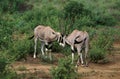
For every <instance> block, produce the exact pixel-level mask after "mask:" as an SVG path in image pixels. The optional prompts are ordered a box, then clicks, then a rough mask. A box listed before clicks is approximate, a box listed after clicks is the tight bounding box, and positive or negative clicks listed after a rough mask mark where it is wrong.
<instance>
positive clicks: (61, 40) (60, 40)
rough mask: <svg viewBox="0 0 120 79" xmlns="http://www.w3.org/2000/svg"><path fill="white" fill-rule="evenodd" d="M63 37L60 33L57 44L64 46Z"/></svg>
mask: <svg viewBox="0 0 120 79" xmlns="http://www.w3.org/2000/svg"><path fill="white" fill-rule="evenodd" d="M65 37H66V36H64V35H61V37H60V39H59V45H60V46H62V47H64V46H65Z"/></svg>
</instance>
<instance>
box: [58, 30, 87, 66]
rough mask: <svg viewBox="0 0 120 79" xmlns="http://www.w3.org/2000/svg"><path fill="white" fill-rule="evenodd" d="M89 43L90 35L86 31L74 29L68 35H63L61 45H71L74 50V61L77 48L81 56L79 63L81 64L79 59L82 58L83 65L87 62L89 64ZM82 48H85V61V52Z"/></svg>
mask: <svg viewBox="0 0 120 79" xmlns="http://www.w3.org/2000/svg"><path fill="white" fill-rule="evenodd" d="M88 43H89V35H88V33H87V32H86V31H79V30H74V31H73V32H72V33H71V34H69V35H68V36H64V37H63V39H62V42H61V43H60V45H62V46H63V47H64V46H65V44H68V45H70V47H71V50H72V63H73V60H74V53H75V49H76V50H77V53H78V56H79V57H80V58H78V62H77V64H78V65H79V63H80V61H79V59H81V64H82V65H83V64H85V65H86V66H87V53H88V49H89V45H88ZM82 49H85V63H84V61H83V54H82V52H81V51H82Z"/></svg>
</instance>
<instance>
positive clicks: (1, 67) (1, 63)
mask: <svg viewBox="0 0 120 79" xmlns="http://www.w3.org/2000/svg"><path fill="white" fill-rule="evenodd" d="M7 65H8V62H7V59H5V58H4V57H2V56H0V74H2V73H3V72H5V68H6V66H7Z"/></svg>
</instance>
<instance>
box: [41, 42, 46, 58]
mask: <svg viewBox="0 0 120 79" xmlns="http://www.w3.org/2000/svg"><path fill="white" fill-rule="evenodd" d="M44 46H45V43H44V42H43V41H41V52H42V55H43V56H44V55H45V53H44Z"/></svg>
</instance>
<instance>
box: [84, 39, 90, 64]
mask: <svg viewBox="0 0 120 79" xmlns="http://www.w3.org/2000/svg"><path fill="white" fill-rule="evenodd" d="M88 49H89V44H88V39H86V41H85V65H86V66H88Z"/></svg>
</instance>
